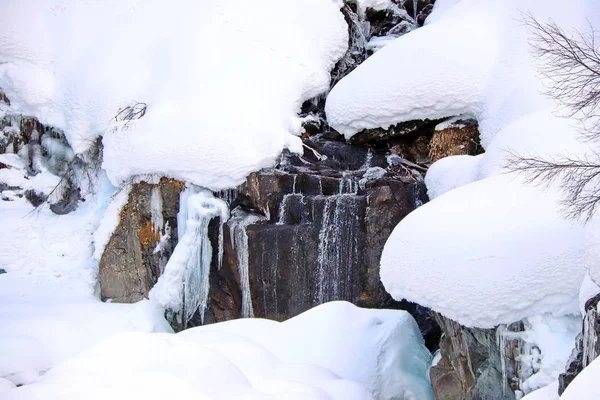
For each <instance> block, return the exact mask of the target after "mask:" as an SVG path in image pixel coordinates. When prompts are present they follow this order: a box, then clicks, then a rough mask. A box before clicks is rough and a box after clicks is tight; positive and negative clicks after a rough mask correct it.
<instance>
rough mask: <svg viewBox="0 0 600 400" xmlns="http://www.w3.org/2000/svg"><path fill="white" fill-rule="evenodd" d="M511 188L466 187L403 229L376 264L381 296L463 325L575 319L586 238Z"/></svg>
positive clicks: (530, 192)
mask: <svg viewBox="0 0 600 400" xmlns="http://www.w3.org/2000/svg"><path fill="white" fill-rule="evenodd" d="M510 179H511V177H509V176H495V177H490V178H488V179H485V180H482V181H478V182H474V183H471V184H468V185H465V186H462V187H460V188H458V189H455V190H452V191H450V192H448V193H446V194H444V195H443V196H441V197H439V198H438V199H436V200H434V201H431V202H429V203H427V204H425V205H424V206H422V207H420V208H418V209H417V210H415V211H414V212H412V213H411V214H409V215H408V216H407V217H406V218H405V219H404V220H402V222H401V223H400V224H399V225H398V227H396V229H395V230H394V232H393V233H392V235H391V237H390V238H389V239H388V242H387V244H386V246H385V249H384V252H383V256H382V268H381V279H382V281H383V282H384V284H385V287H386V290H387V291H388V292H390V293H391V294H392V295H393V296H395V297H396V298H406V299H409V300H410V301H413V302H416V303H418V304H421V305H423V306H425V307H431V308H433V309H435V310H436V311H438V312H441V313H442V314H444V315H445V316H447V317H449V318H452V319H454V320H457V321H459V322H460V323H461V324H463V325H467V326H478V327H484V328H492V327H494V326H495V325H497V324H498V323H510V322H513V321H518V320H520V319H522V318H524V317H527V316H532V315H536V314H543V313H551V314H554V315H557V316H559V315H563V314H565V313H566V314H569V313H575V314H577V313H578V309H579V308H578V292H579V287H580V286H581V281H582V279H583V274H584V270H583V268H582V267H581V266H582V263H583V260H582V246H581V243H582V241H583V232H582V230H581V229H579V228H578V227H577V226H575V225H573V224H572V223H571V222H569V221H565V220H564V219H563V218H561V216H560V215H559V213H558V211H557V210H556V207H555V203H554V202H553V201H552V199H546V198H545V197H544V196H540V193H539V191H538V190H536V189H535V188H530V187H527V186H521V185H515V186H514V187H511V186H510V185H509V184H507V182H509V181H510Z"/></svg>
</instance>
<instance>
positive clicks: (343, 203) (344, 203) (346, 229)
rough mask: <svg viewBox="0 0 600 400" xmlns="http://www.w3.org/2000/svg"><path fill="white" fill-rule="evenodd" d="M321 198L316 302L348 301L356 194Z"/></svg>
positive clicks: (354, 256)
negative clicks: (322, 204) (322, 202)
mask: <svg viewBox="0 0 600 400" xmlns="http://www.w3.org/2000/svg"><path fill="white" fill-rule="evenodd" d="M351 186H352V185H351ZM323 201H324V206H323V214H322V218H321V227H320V231H319V245H318V250H317V291H316V298H315V302H316V304H321V303H324V302H327V301H331V300H341V299H344V300H350V299H349V297H350V296H351V289H352V288H351V285H352V274H353V270H354V268H355V267H356V266H357V264H358V262H357V261H358V260H357V252H356V249H357V246H358V241H357V237H356V233H357V232H358V231H359V230H360V218H359V216H358V212H357V208H358V207H357V203H358V202H357V198H356V196H355V195H353V194H341V195H335V196H327V197H325V198H324V199H323ZM344 275H345V276H344Z"/></svg>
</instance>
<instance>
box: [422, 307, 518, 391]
mask: <svg viewBox="0 0 600 400" xmlns="http://www.w3.org/2000/svg"><path fill="white" fill-rule="evenodd" d="M434 315H435V319H436V320H437V322H438V324H439V326H440V327H441V330H442V340H441V342H440V353H441V357H442V358H441V360H440V362H439V363H438V364H437V365H435V366H433V367H431V370H430V373H429V374H430V377H431V384H432V387H433V392H434V397H435V399H436V400H459V399H460V400H488V399H510V400H514V399H515V393H514V392H513V390H511V389H514V388H511V387H509V386H508V385H507V383H506V382H504V381H503V379H504V378H503V373H502V360H501V351H500V348H499V345H498V341H497V340H496V330H495V329H476V328H466V327H464V326H461V325H460V324H458V323H456V322H455V321H452V320H450V319H448V318H445V317H443V316H442V315H440V314H437V313H434ZM501 345H508V346H511V345H512V344H511V343H504V342H503V343H502V344H501ZM506 354H508V355H509V357H513V358H512V359H511V358H509V359H508V360H505V363H506V364H505V367H506V368H507V375H506V376H513V375H514V374H515V372H514V356H512V355H511V354H514V353H513V352H511V351H510V350H509V351H507V352H506ZM511 361H512V362H511Z"/></svg>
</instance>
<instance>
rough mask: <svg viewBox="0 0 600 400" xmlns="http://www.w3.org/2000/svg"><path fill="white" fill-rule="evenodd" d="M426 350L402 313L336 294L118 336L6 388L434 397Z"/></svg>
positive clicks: (18, 395) (116, 393)
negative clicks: (280, 313) (280, 315)
mask: <svg viewBox="0 0 600 400" xmlns="http://www.w3.org/2000/svg"><path fill="white" fill-rule="evenodd" d="M429 360H430V354H429V352H428V351H427V350H426V349H425V347H424V346H423V342H422V338H421V336H420V333H419V330H418V328H417V326H416V323H415V321H414V320H413V319H412V317H411V316H410V315H409V314H408V313H406V312H404V311H391V310H363V309H359V308H357V307H355V306H352V305H350V304H348V303H343V302H336V303H329V304H325V305H322V306H319V307H317V308H315V309H312V310H309V311H307V312H306V313H304V314H302V315H300V316H298V317H296V318H292V319H291V320H288V321H286V322H283V323H277V322H274V321H268V320H255V319H244V320H236V321H230V322H225V323H220V324H213V325H208V326H203V327H198V328H192V329H189V330H186V331H183V332H181V333H178V334H177V335H165V334H143V333H135V334H133V333H130V334H125V335H120V336H116V337H113V338H111V339H109V340H106V341H104V342H103V343H101V344H100V345H98V346H96V347H95V348H93V349H92V350H90V351H88V352H86V353H85V354H83V355H82V356H80V357H77V358H74V359H71V360H69V361H67V362H65V363H63V364H61V365H59V366H57V367H55V368H53V369H52V370H50V371H49V372H48V373H46V375H44V377H42V378H41V379H40V380H39V381H38V382H36V383H34V384H31V385H27V386H24V387H21V388H17V389H8V388H7V389H4V390H5V393H6V395H7V396H8V398H11V399H15V400H18V399H32V398H42V397H43V398H44V399H54V398H56V399H61V400H63V399H80V398H88V399H96V398H114V399H125V398H131V397H132V396H133V397H135V398H142V397H143V398H145V399H162V398H164V397H165V396H168V397H180V396H187V397H194V398H201V399H204V398H206V399H208V398H222V399H232V398H252V399H262V398H276V399H344V400H353V399H356V400H359V399H371V398H375V399H382V400H383V399H389V398H392V397H393V398H397V399H405V400H409V399H411V400H412V399H415V400H416V399H419V400H422V399H431V398H432V395H431V389H430V388H429V384H428V382H427V377H426V372H427V366H428V363H429ZM106 382H110V383H111V384H110V385H106ZM0 390H2V389H0ZM0 393H1V392H0ZM372 396H373V397H372Z"/></svg>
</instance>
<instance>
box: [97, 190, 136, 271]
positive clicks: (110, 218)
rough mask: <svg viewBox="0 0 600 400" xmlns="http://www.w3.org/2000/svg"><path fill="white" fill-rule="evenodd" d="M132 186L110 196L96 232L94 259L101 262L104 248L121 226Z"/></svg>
mask: <svg viewBox="0 0 600 400" xmlns="http://www.w3.org/2000/svg"><path fill="white" fill-rule="evenodd" d="M131 188H132V186H131V185H130V184H124V185H123V186H122V187H120V188H119V189H117V191H116V192H115V193H114V194H113V195H111V196H109V198H108V201H107V202H108V204H107V205H106V209H105V211H104V213H103V215H102V219H101V221H100V225H99V226H98V228H97V229H96V231H95V232H94V258H95V259H96V260H100V258H101V257H102V253H104V248H105V247H106V245H107V244H108V242H109V241H110V238H111V236H112V234H113V232H114V230H115V229H116V228H117V226H118V225H119V221H120V220H121V211H122V210H123V207H125V205H126V204H127V201H128V200H129V192H130V191H131Z"/></svg>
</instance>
